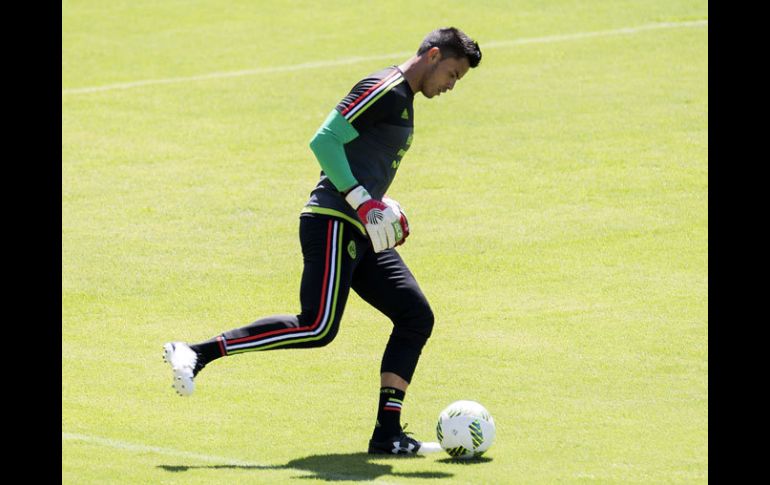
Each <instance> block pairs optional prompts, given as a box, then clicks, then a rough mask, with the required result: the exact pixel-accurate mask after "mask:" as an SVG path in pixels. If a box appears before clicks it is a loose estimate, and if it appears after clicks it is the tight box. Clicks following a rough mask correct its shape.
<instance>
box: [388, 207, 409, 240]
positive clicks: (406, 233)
mask: <svg viewBox="0 0 770 485" xmlns="http://www.w3.org/2000/svg"><path fill="white" fill-rule="evenodd" d="M382 201H383V202H384V203H385V204H386V205H387V206H389V207H390V208H391V209H393V212H395V213H396V216H398V219H399V222H400V223H401V231H402V232H403V233H404V237H402V238H401V239H400V240H399V241H398V242H397V243H396V246H400V245H402V244H404V241H406V238H407V237H408V236H409V221H407V220H406V214H404V210H403V209H402V208H401V204H399V203H398V202H396V201H395V200H393V199H391V198H390V197H388V196H387V195H386V196H384V197H383V198H382Z"/></svg>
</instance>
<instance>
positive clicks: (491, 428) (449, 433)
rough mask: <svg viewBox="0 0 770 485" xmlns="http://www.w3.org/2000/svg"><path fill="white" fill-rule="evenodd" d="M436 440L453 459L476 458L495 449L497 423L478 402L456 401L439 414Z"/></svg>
mask: <svg viewBox="0 0 770 485" xmlns="http://www.w3.org/2000/svg"><path fill="white" fill-rule="evenodd" d="M436 437H438V442H439V444H441V448H442V449H443V450H444V451H446V452H447V453H449V456H451V457H452V458H460V459H468V458H476V457H479V456H481V455H482V454H483V453H484V452H485V451H487V450H488V449H489V447H490V446H492V442H493V441H494V440H495V420H494V419H492V415H491V414H489V411H487V410H486V408H485V407H484V406H482V405H481V404H479V403H477V402H475V401H455V402H453V403H452V404H450V405H449V406H447V407H446V408H444V410H443V411H441V414H439V416H438V424H436Z"/></svg>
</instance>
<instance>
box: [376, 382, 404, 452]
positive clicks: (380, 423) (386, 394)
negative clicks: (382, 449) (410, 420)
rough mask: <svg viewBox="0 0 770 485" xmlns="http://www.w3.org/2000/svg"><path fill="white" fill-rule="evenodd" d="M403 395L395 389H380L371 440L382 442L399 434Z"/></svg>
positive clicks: (402, 392)
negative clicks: (378, 405)
mask: <svg viewBox="0 0 770 485" xmlns="http://www.w3.org/2000/svg"><path fill="white" fill-rule="evenodd" d="M405 394H406V393H405V392H404V391H402V390H400V389H396V388H395V387H383V388H381V389H380V407H379V408H378V409H377V423H376V424H375V425H374V432H373V433H372V440H374V441H384V440H387V439H390V438H392V437H393V436H396V435H398V434H400V433H401V405H402V404H403V402H404V395H405Z"/></svg>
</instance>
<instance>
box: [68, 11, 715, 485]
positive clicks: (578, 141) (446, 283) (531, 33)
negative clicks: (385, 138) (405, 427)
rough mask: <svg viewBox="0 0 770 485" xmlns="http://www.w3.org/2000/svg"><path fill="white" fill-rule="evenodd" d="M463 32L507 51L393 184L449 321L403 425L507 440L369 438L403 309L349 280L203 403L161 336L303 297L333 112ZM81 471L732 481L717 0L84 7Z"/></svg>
mask: <svg viewBox="0 0 770 485" xmlns="http://www.w3.org/2000/svg"><path fill="white" fill-rule="evenodd" d="M447 25H455V26H457V27H460V28H462V29H463V30H465V31H466V32H467V33H468V34H469V35H470V36H472V37H473V38H475V39H476V40H477V41H478V42H479V44H480V46H481V49H482V52H483V60H482V63H481V65H480V66H479V68H478V69H474V70H472V71H470V72H469V73H468V75H467V76H466V77H465V78H464V79H463V80H462V81H460V82H459V83H458V85H457V87H456V88H455V90H454V91H453V92H452V93H450V94H449V95H446V96H442V97H441V98H438V99H434V100H427V99H425V98H424V97H422V96H421V95H417V96H416V98H415V113H416V115H415V118H416V121H415V125H416V126H415V139H414V144H413V145H412V148H411V150H410V151H409V153H408V154H407V155H406V156H405V157H404V160H403V163H402V164H401V167H400V169H399V175H398V177H397V178H396V180H395V183H394V184H393V186H392V187H391V189H390V191H389V193H390V195H391V196H393V197H394V198H396V199H398V200H399V202H401V204H402V205H403V206H404V208H405V210H406V211H407V213H408V214H409V220H410V224H411V226H412V235H411V237H410V238H409V240H408V242H407V244H405V245H404V246H401V247H400V248H399V251H400V252H401V254H402V255H403V257H404V259H405V260H406V261H407V263H408V264H409V266H410V268H411V269H412V271H413V272H414V273H415V275H416V276H417V278H418V280H419V282H420V284H421V286H422V288H423V290H424V292H425V293H426V295H427V296H428V298H429V300H430V302H431V304H432V306H433V309H434V312H435V314H436V327H435V329H434V334H433V337H432V338H431V340H430V341H429V343H428V345H427V346H426V348H425V350H424V352H423V355H422V358H421V361H420V365H419V366H418V369H417V372H416V374H415V378H414V380H413V382H412V385H411V387H410V389H409V392H408V393H407V396H406V401H405V406H404V413H403V417H402V422H406V423H408V424H409V429H410V430H411V431H414V432H415V436H416V437H418V438H422V439H426V440H431V439H434V438H435V420H436V417H437V416H438V413H439V411H440V410H441V409H442V408H443V407H444V406H446V405H447V404H448V403H449V402H451V401H454V400H457V399H472V400H476V401H479V402H481V403H482V404H484V405H485V406H486V407H487V408H488V409H489V411H490V412H491V413H492V415H493V416H494V418H495V420H496V422H497V439H496V441H495V444H494V446H493V447H492V448H491V450H490V451H489V452H488V453H487V455H485V457H486V458H485V459H483V460H479V461H476V462H472V463H461V464H458V463H454V462H452V461H451V460H448V459H447V458H448V457H447V456H444V455H441V456H436V455H433V456H429V457H424V458H415V459H386V458H380V459H374V458H370V457H369V456H368V455H366V454H364V453H363V452H365V451H366V443H367V440H368V439H369V435H370V433H371V427H372V425H373V422H374V417H375V416H374V415H375V407H376V403H377V391H378V387H379V377H378V373H379V362H380V357H381V352H382V349H383V348H384V344H385V342H386V339H387V336H388V334H389V332H390V322H389V321H388V320H387V319H386V318H385V317H384V316H382V315H380V314H379V313H377V312H376V310H374V309H372V308H370V307H368V306H367V305H366V304H365V303H364V302H363V301H362V300H360V299H359V298H358V297H357V296H356V295H355V294H353V293H351V297H350V299H349V302H348V306H347V310H346V313H345V317H344V318H343V321H342V325H341V328H340V333H339V335H338V337H337V339H336V340H335V341H334V342H333V344H332V345H330V346H328V347H325V348H323V349H315V350H293V351H292V350H284V351H275V352H263V353H251V354H245V355H237V356H233V357H230V358H225V359H221V360H219V361H216V362H214V363H212V364H211V365H210V366H208V367H207V368H206V369H205V370H204V371H203V372H202V373H201V374H200V375H199V377H198V379H197V380H196V382H197V390H196V393H195V395H193V396H192V397H190V398H181V397H179V396H177V395H176V394H175V393H174V392H173V390H172V389H171V372H170V370H169V368H168V366H167V364H165V363H164V362H163V361H162V358H161V347H162V345H163V343H164V342H166V341H169V340H186V341H199V340H203V339H208V338H210V337H212V336H214V335H216V334H219V333H221V332H222V331H225V330H229V329H231V328H234V327H239V326H242V325H244V324H247V323H249V322H251V321H253V320H255V319H257V318H260V317H263V316H267V315H272V314H276V313H294V312H297V311H298V293H299V277H300V273H301V269H302V258H301V253H300V245H299V240H298V237H297V227H298V215H299V211H300V209H301V208H302V206H303V204H304V203H305V201H306V199H307V196H308V194H309V191H310V190H311V188H312V187H313V186H314V184H315V182H316V181H317V177H318V172H319V167H318V165H317V162H316V161H315V159H314V157H313V155H312V153H311V151H310V150H309V148H308V142H309V140H310V138H311V136H312V134H313V133H314V132H315V130H316V129H317V127H318V126H319V124H320V123H321V122H322V121H323V119H324V118H325V116H326V114H327V113H328V112H329V110H330V109H331V108H332V107H333V106H334V105H336V103H337V102H338V101H339V100H340V99H341V98H342V97H343V96H344V95H345V94H347V92H348V90H349V89H350V87H351V86H352V85H353V84H354V83H355V82H356V81H357V80H358V79H359V78H361V77H363V76H364V75H366V74H368V73H370V72H372V71H375V70H378V69H380V68H382V67H384V66H387V65H391V64H397V63H400V62H402V61H403V60H405V59H406V58H407V57H408V55H409V54H410V53H411V52H413V51H414V50H416V48H417V45H418V44H419V42H420V41H421V40H422V37H423V36H424V35H425V34H426V33H427V32H428V31H430V30H432V29H434V28H437V27H441V26H447ZM243 71H245V72H243ZM62 481H63V483H68V484H84V483H105V484H106V483H110V484H114V483H117V484H121V483H126V484H128V483H131V484H150V483H163V484H175V483H179V484H185V485H190V484H212V483H295V484H307V483H322V482H328V481H361V482H374V483H415V484H427V483H472V484H476V483H484V484H498V483H516V484H530V483H534V484H552V483H645V484H647V483H656V484H657V483H706V482H708V5H707V2H706V1H705V0H697V1H695V0H693V1H689V0H680V1H673V2H672V1H662V0H654V1H653V0H651V1H644V2H640V1H627V0H623V1H621V0H618V1H609V0H608V1H599V0H584V1H574V0H560V1H550V2H542V1H534V0H528V1H515V2H513V1H512V2H503V1H478V2H473V1H440V2H439V1H419V2H414V1H401V0H394V1H390V2H373V1H362V2H342V1H330V2H310V1H291V2H288V1H287V2H267V1H262V2H255V1H228V2H225V1H219V2H217V1H214V0H210V1H203V0H201V1H185V2H181V1H170V0H169V1H158V0H154V1H146V0H132V1H130V2H129V1H114V2H106V3H105V2H97V1H93V0H89V1H85V0H78V1H70V0H65V1H63V2H62Z"/></svg>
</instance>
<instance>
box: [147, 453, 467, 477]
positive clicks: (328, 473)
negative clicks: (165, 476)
mask: <svg viewBox="0 0 770 485" xmlns="http://www.w3.org/2000/svg"><path fill="white" fill-rule="evenodd" d="M421 459H423V457H421V456H416V457H403V456H387V455H370V454H368V453H347V454H345V453H341V454H330V455H310V456H307V457H305V458H298V459H296V460H291V461H290V462H288V463H286V464H285V465H195V466H192V465H190V466H187V465H158V468H162V469H164V470H166V471H167V472H173V473H179V472H185V471H187V470H192V469H209V470H222V469H236V470H298V471H303V472H310V473H312V475H301V476H296V477H294V478H299V479H307V478H312V479H320V480H325V481H352V482H362V481H368V480H374V479H377V478H379V477H381V476H385V475H390V476H394V477H403V478H451V477H453V476H454V475H453V474H452V473H445V472H427V471H426V472H395V471H393V466H392V465H390V464H388V463H382V461H383V460H387V461H393V460H409V461H412V460H421ZM439 461H442V460H439ZM452 461H454V460H452Z"/></svg>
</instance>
